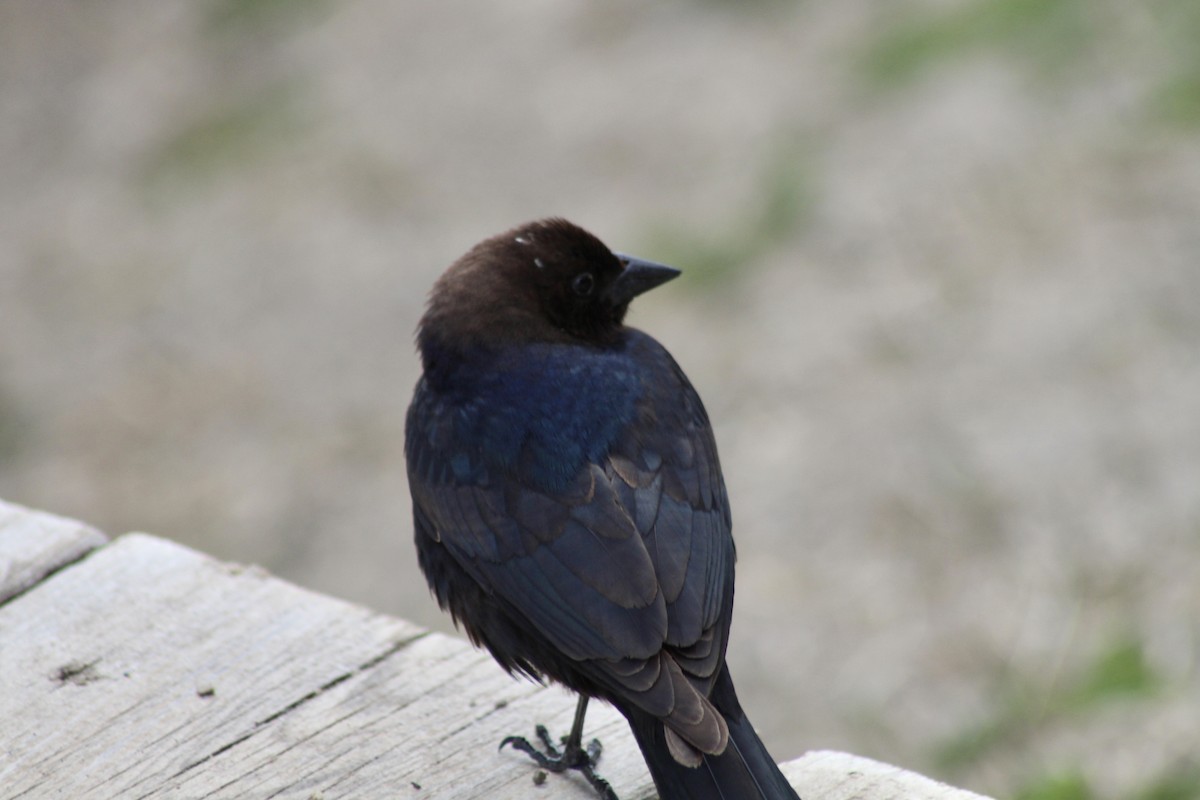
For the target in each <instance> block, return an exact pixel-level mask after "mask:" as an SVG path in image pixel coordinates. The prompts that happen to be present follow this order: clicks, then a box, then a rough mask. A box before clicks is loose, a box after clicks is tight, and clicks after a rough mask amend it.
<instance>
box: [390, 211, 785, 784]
mask: <svg viewBox="0 0 1200 800" xmlns="http://www.w3.org/2000/svg"><path fill="white" fill-rule="evenodd" d="M678 274H679V272H678V270H675V269H672V268H670V267H666V266H663V265H660V264H654V263H651V262H647V261H641V260H638V259H635V258H630V257H628V256H624V255H620V254H617V253H613V252H611V251H609V249H608V248H607V247H605V246H604V244H602V243H601V242H600V241H599V240H598V239H597V238H596V237H594V236H592V235H591V234H589V233H587V232H586V231H584V230H582V229H580V228H578V227H576V226H575V225H572V224H571V223H569V222H566V221H565V220H561V219H548V220H541V221H538V222H532V223H529V224H526V225H522V226H520V227H518V228H515V229H513V230H511V231H508V232H507V233H503V234H501V235H499V236H496V237H493V238H491V239H488V240H486V241H484V242H481V243H480V244H478V245H476V246H475V247H474V248H472V249H471V250H470V252H468V253H467V254H466V255H464V256H463V257H462V258H460V259H459V260H458V261H456V262H455V263H454V264H453V265H452V266H451V267H450V268H449V269H448V270H446V272H445V274H444V275H442V277H441V278H440V279H439V280H438V282H437V283H436V285H435V286H434V288H433V292H432V294H431V295H430V299H429V305H428V308H427V310H426V312H425V315H424V316H423V317H422V319H421V323H420V328H419V331H418V334H417V343H418V347H419V349H420V354H421V361H422V365H423V367H424V375H423V376H422V378H421V380H420V382H419V383H418V384H417V388H416V392H415V395H414V397H413V401H412V405H411V407H410V408H409V411H408V419H407V425H406V448H405V450H406V456H407V460H408V477H409V485H410V488H411V491H412V497H413V517H414V524H415V536H416V544H417V552H418V555H419V559H420V564H421V568H422V570H423V571H424V573H425V576H426V578H427V580H428V581H429V585H430V587H431V589H432V590H433V593H434V594H435V595H436V597H437V601H438V603H439V604H440V605H441V607H442V608H443V609H447V610H449V611H450V613H451V614H452V615H453V616H454V619H455V620H456V621H457V622H458V623H461V624H462V625H463V626H464V627H465V628H466V631H467V634H468V635H469V636H470V638H471V640H472V641H473V642H474V643H475V644H476V645H477V646H479V645H482V646H484V647H486V648H487V649H488V650H490V651H491V653H492V655H493V656H494V657H495V658H496V660H497V661H498V662H499V663H500V665H501V666H502V667H504V668H505V669H506V670H508V671H509V672H510V673H513V672H515V673H523V674H525V675H528V676H530V677H532V678H534V679H539V680H540V679H544V678H549V679H551V680H554V681H557V682H559V683H561V684H563V685H565V686H567V687H569V688H570V689H572V690H574V691H575V692H578V693H579V696H580V699H579V706H578V709H577V713H576V717H575V725H574V727H573V729H572V731H571V734H570V736H569V737H567V739H566V746H565V748H564V751H563V752H561V753H560V752H558V751H557V749H556V748H555V747H554V745H553V743H552V742H551V740H550V737H549V735H548V734H547V733H546V731H545V729H544V728H540V727H539V736H540V737H541V739H542V742H543V744H544V746H545V749H546V752H545V753H541V752H538V751H537V750H536V749H535V748H534V747H533V746H532V745H530V744H529V743H528V742H526V741H525V740H524V739H518V738H515V737H510V738H509V739H506V740H505V741H504V743H502V746H503V744H512V745H514V746H516V747H517V748H519V749H521V750H524V751H525V752H527V753H529V754H530V755H532V756H533V757H534V758H535V759H536V760H537V761H538V762H539V763H540V764H541V765H542V766H543V767H545V768H549V769H552V770H554V771H561V770H563V769H567V768H570V769H578V770H580V771H581V772H583V774H584V775H586V776H587V777H588V780H589V781H591V782H592V785H593V786H595V787H596V788H597V789H598V790H600V791H601V793H602V794H604V795H605V796H606V797H612V796H613V795H612V792H611V789H609V788H608V786H607V784H605V783H604V781H603V780H601V779H600V778H599V777H598V776H596V774H595V772H594V770H593V769H592V767H593V765H594V762H595V760H596V759H597V758H598V757H599V749H598V744H597V743H594V742H593V745H592V746H591V747H589V749H588V751H585V750H584V748H583V747H582V745H581V738H582V727H583V718H584V712H585V709H586V706H587V700H588V698H589V697H597V698H601V699H603V700H606V701H608V702H609V703H612V704H613V705H614V706H615V707H616V708H617V709H618V710H619V711H620V712H621V713H622V714H623V715H624V716H625V717H626V718H627V719H628V720H629V724H630V726H631V728H632V730H633V734H634V736H635V738H636V739H637V742H638V744H639V746H640V747H641V749H642V753H643V755H644V757H645V759H646V764H647V766H648V767H649V769H650V774H651V776H652V777H653V779H654V783H655V785H656V786H657V787H658V791H659V794H660V795H661V797H662V798H664V800H683V798H693V799H695V800H709V799H710V798H712V799H715V798H726V800H751V799H752V798H792V799H793V800H795V798H796V794H795V792H793V791H792V789H791V787H790V786H789V785H788V783H787V781H786V780H785V779H784V777H783V775H782V774H781V773H780V771H779V768H778V767H777V766H776V765H775V762H774V760H773V759H772V758H771V756H770V754H769V753H768V752H767V750H766V748H765V747H764V746H763V743H762V741H761V740H760V739H759V738H758V736H757V735H756V734H755V732H754V729H753V727H751V725H750V722H749V720H747V719H746V715H745V713H744V712H743V711H742V708H741V706H740V705H739V703H738V699H737V694H736V693H735V692H734V688H733V681H732V679H731V678H730V676H729V669H728V668H727V667H726V665H725V647H726V644H727V642H728V639H729V622H730V616H731V613H732V610H733V573H734V546H733V538H732V536H731V533H730V530H731V519H730V514H729V500H728V497H727V496H726V493H725V483H724V481H723V479H722V477H721V468H720V465H719V463H718V461H717V448H716V443H715V442H714V440H713V434H712V428H711V427H710V425H709V421H708V416H707V414H706V412H705V410H704V406H703V405H702V404H701V402H700V398H699V396H697V394H696V391H695V390H694V389H693V388H692V385H691V384H690V383H689V382H688V379H687V377H686V376H685V375H684V374H683V371H682V370H681V369H680V368H679V365H678V364H676V363H675V361H674V359H672V358H671V356H670V354H668V353H667V351H666V350H665V349H663V347H662V345H660V344H659V343H658V342H656V341H655V340H654V339H652V338H651V337H649V336H647V335H646V334H644V333H642V332H641V331H638V330H635V329H633V328H629V327H626V326H625V325H624V324H623V320H624V317H625V312H626V310H627V309H628V308H629V303H630V301H631V300H632V299H633V298H634V297H636V296H637V295H639V294H641V293H642V292H645V291H647V290H648V289H652V288H654V287H655V286H658V285H659V284H662V283H664V282H665V281H668V280H670V279H672V278H674V277H675V276H676V275H678ZM606 793H607V794H606Z"/></svg>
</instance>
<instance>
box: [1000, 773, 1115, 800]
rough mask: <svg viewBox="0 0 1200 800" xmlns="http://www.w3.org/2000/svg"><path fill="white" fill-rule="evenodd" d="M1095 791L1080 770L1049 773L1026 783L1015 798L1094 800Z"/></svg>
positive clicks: (1019, 799)
mask: <svg viewBox="0 0 1200 800" xmlns="http://www.w3.org/2000/svg"><path fill="white" fill-rule="evenodd" d="M1095 796H1096V795H1095V793H1094V792H1093V791H1092V787H1091V786H1090V785H1089V784H1088V782H1087V779H1086V778H1084V776H1083V775H1081V774H1080V773H1079V772H1065V773H1058V774H1054V775H1047V776H1044V777H1041V778H1038V779H1036V780H1034V781H1031V782H1030V783H1028V784H1026V785H1025V786H1024V787H1023V788H1022V789H1021V790H1020V791H1018V792H1017V793H1016V795H1015V797H1014V800H1093V798H1095Z"/></svg>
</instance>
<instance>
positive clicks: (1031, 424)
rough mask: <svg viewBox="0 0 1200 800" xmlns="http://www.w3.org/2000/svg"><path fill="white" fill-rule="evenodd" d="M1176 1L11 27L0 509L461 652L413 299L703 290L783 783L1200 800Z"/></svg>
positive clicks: (681, 314)
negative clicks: (787, 765) (601, 248)
mask: <svg viewBox="0 0 1200 800" xmlns="http://www.w3.org/2000/svg"><path fill="white" fill-rule="evenodd" d="M1197 42H1200V4H1198V3H1196V2H1195V0H1143V2H1139V3H1129V2H1127V1H1126V0H893V2H889V3H886V4H885V3H874V2H861V1H857V0H845V1H844V2H837V3H817V2H786V1H785V0H742V2H731V1H729V0H726V1H724V2H722V1H721V0H666V1H665V2H659V3H653V4H650V3H642V2H635V0H611V1H610V2H606V3H583V2H570V1H569V0H554V1H552V0H520V1H519V2H511V3H503V4H501V3H492V2H484V1H483V0H441V1H440V2H436V3H434V2H408V3H391V2H383V0H345V1H344V2H338V3H334V2H332V0H291V1H290V2H285V0H204V1H203V2H200V1H199V0H196V1H194V2H187V3H183V2H174V1H173V0H172V1H168V2H163V1H157V2H150V1H149V0H143V1H141V2H136V1H134V0H107V2H104V3H88V2H67V0H7V2H4V3H3V4H0V496H3V497H4V498H6V499H8V500H11V501H15V502H19V503H23V504H26V505H30V506H35V507H40V508H45V509H48V510H52V511H55V512H58V513H62V514H66V515H70V516H75V517H78V518H81V519H84V520H87V521H89V522H91V523H93V524H95V525H97V526H99V527H101V528H103V529H104V530H106V531H107V532H108V533H109V534H110V535H116V534H120V533H122V532H124V531H129V530H148V531H151V532H154V533H157V534H160V535H163V536H167V537H170V538H173V539H176V540H178V541H181V542H184V543H186V544H189V545H191V546H194V547H197V548H199V549H201V550H204V551H206V552H209V553H212V554H214V555H216V556H218V557H221V558H224V559H231V560H236V561H242V562H258V563H261V564H263V565H265V566H267V567H268V568H270V569H271V570H273V571H274V572H276V573H278V574H279V575H282V576H284V577H286V578H288V579H291V580H293V581H296V582H298V583H300V584H303V585H305V586H308V587H312V588H315V589H319V590H322V591H325V592H329V593H331V594H334V595H338V596H341V597H345V598H349V599H352V600H355V601H359V602H362V603H365V604H368V605H370V606H372V607H374V608H377V609H380V610H383V611H387V612H389V613H393V614H396V615H399V616H403V617H406V618H409V619H412V620H415V621H417V622H419V623H421V624H424V625H427V626H431V627H434V628H438V629H443V630H444V629H447V628H448V620H447V619H446V618H445V617H443V616H442V615H441V614H440V613H439V612H438V611H437V609H436V608H435V606H434V604H433V603H432V601H431V600H430V599H429V596H428V592H427V590H426V588H425V585H424V582H423V580H422V579H421V577H420V575H419V573H418V570H417V567H416V564H415V558H414V553H413V546H412V542H411V527H410V519H409V500H408V493H407V488H406V479H405V472H404V466H403V456H402V446H403V420H404V411H405V408H406V406H407V403H408V399H409V396H410V393H411V390H412V386H413V384H414V382H415V380H416V377H417V368H418V363H417V359H416V356H415V354H414V350H413V345H412V334H413V330H414V327H415V325H416V322H417V319H418V316H419V314H420V312H421V308H422V304H423V302H424V297H425V293H426V291H427V290H428V288H429V286H430V285H431V283H432V282H433V280H434V279H435V277H436V276H437V275H438V274H440V272H441V271H442V270H443V269H444V268H445V267H446V266H447V265H448V264H449V263H450V262H451V261H453V260H454V259H455V258H456V257H457V256H458V255H459V254H461V253H462V252H463V251H465V250H466V249H467V248H468V247H469V246H471V245H472V244H474V243H475V242H476V241H478V240H479V239H482V238H484V237H486V236H488V235H491V234H493V233H497V232H499V231H501V230H504V229H506V228H508V227H510V226H512V225H514V224H516V223H519V222H522V221H524V220H527V219H531V218H535V217H539V216H544V215H551V214H554V215H562V216H566V217H568V218H570V219H572V220H573V221H575V222H577V223H579V224H581V225H583V226H584V227H587V228H589V229H590V230H592V231H593V232H594V233H596V234H597V235H599V236H600V237H601V238H602V239H604V240H605V241H606V242H607V243H608V244H609V245H610V246H612V247H614V248H617V249H621V250H624V251H627V252H631V253H636V254H638V255H641V256H643V257H646V258H651V259H655V260H658V261H664V262H668V263H671V264H674V265H676V266H678V267H680V268H682V269H683V270H684V271H685V272H684V277H683V278H682V279H681V280H679V281H677V282H675V283H672V284H671V285H670V286H669V287H667V288H665V289H663V290H661V291H659V292H655V293H653V294H652V295H650V296H648V297H646V298H644V299H642V300H639V302H638V303H637V305H636V306H635V308H634V310H633V313H632V315H631V316H632V318H631V322H632V323H633V324H634V325H637V326H639V327H643V328H645V329H647V330H649V331H651V332H652V333H653V334H654V335H655V336H656V337H658V338H659V339H660V340H661V341H663V342H664V343H665V344H666V345H667V347H668V348H669V349H670V350H671V351H672V352H673V353H674V354H675V356H676V358H677V359H678V360H679V361H680V362H681V364H682V365H683V366H684V368H685V369H686V370H687V372H688V373H689V375H690V376H691V377H692V379H693V381H694V382H695V384H696V385H697V387H698V389H699V390H700V393H701V395H702V396H703V397H704V399H705V401H706V403H707V404H708V407H709V411H710V414H711V416H712V418H713V421H714V424H715V426H716V432H717V440H718V444H719V446H720V448H721V454H722V460H723V464H724V469H725V474H726V478H727V481H728V485H729V490H730V494H731V498H732V502H733V511H734V519H735V532H736V535H737V541H738V545H739V555H740V561H739V567H738V569H739V582H738V603H737V608H736V613H735V621H734V633H733V640H732V644H731V647H730V662H731V664H732V668H733V670H734V674H735V675H736V677H737V679H738V685H739V687H740V689H741V692H742V694H743V700H744V702H745V704H746V706H747V707H748V709H749V710H750V713H751V717H752V718H753V719H754V720H755V722H756V724H757V725H758V726H759V727H760V729H761V731H762V733H763V734H764V737H765V739H766V740H767V742H768V744H769V745H770V746H771V749H772V752H773V753H774V754H775V755H776V756H777V757H779V758H781V759H783V758H791V757H795V756H797V755H799V754H801V753H802V752H803V751H805V750H807V749H813V748H839V749H846V750H850V751H853V752H856V753H859V754H863V755H867V756H872V757H876V758H880V759H884V760H887V761H890V762H894V763H897V764H900V765H902V766H905V767H908V768H912V769H916V770H919V771H922V772H926V773H928V774H931V775H934V776H936V777H939V778H942V779H944V780H947V781H950V782H953V783H956V784H959V785H962V786H965V787H967V788H971V789H975V790H978V791H982V792H987V793H993V794H995V795H997V796H999V797H1017V798H1023V799H1024V800H1035V799H1037V798H1046V799H1051V800H1066V799H1068V798H1079V799H1084V798H1138V799H1140V800H1182V799H1184V798H1193V797H1200V761H1198V760H1197V753H1198V752H1200V711H1198V709H1200V664H1198V659H1200V48H1198V46H1197Z"/></svg>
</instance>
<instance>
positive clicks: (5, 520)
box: [0, 500, 105, 603]
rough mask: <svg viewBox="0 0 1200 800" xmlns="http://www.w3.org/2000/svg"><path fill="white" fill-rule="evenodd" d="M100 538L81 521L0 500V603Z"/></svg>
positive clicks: (97, 543)
mask: <svg viewBox="0 0 1200 800" xmlns="http://www.w3.org/2000/svg"><path fill="white" fill-rule="evenodd" d="M104 542H105V537H104V534H102V533H100V532H99V531H98V530H96V529H95V528H91V527H88V526H87V525H84V524H83V523H82V522H76V521H75V520H73V519H67V518H66V517H59V516H55V515H54V514H47V513H45V512H44V511H33V510H32V509H28V508H25V507H23V506H18V505H15V504H13V503H6V502H5V501H3V500H0V603H3V602H4V601H6V600H8V599H9V598H10V597H13V596H14V595H17V594H20V593H21V592H23V591H25V590H26V589H28V588H29V587H30V586H33V585H34V584H35V583H37V582H38V581H40V580H41V579H42V578H44V577H46V576H47V575H49V574H50V573H51V572H53V571H54V570H56V569H59V568H61V567H62V566H64V565H65V564H70V563H71V562H72V561H75V560H77V559H79V558H81V557H82V556H84V555H85V554H87V553H88V552H89V551H91V550H93V549H95V548H97V547H99V546H100V545H102V544H104Z"/></svg>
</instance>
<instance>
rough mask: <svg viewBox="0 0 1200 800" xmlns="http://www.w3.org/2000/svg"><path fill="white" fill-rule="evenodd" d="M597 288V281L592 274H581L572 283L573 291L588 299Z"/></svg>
mask: <svg viewBox="0 0 1200 800" xmlns="http://www.w3.org/2000/svg"><path fill="white" fill-rule="evenodd" d="M595 288H596V279H595V278H594V277H593V276H592V273H590V272H581V273H579V274H578V275H576V276H575V279H574V280H573V281H571V291H573V292H575V294H577V295H579V296H580V297H587V296H589V295H590V294H591V293H592V290H594V289H595Z"/></svg>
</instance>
